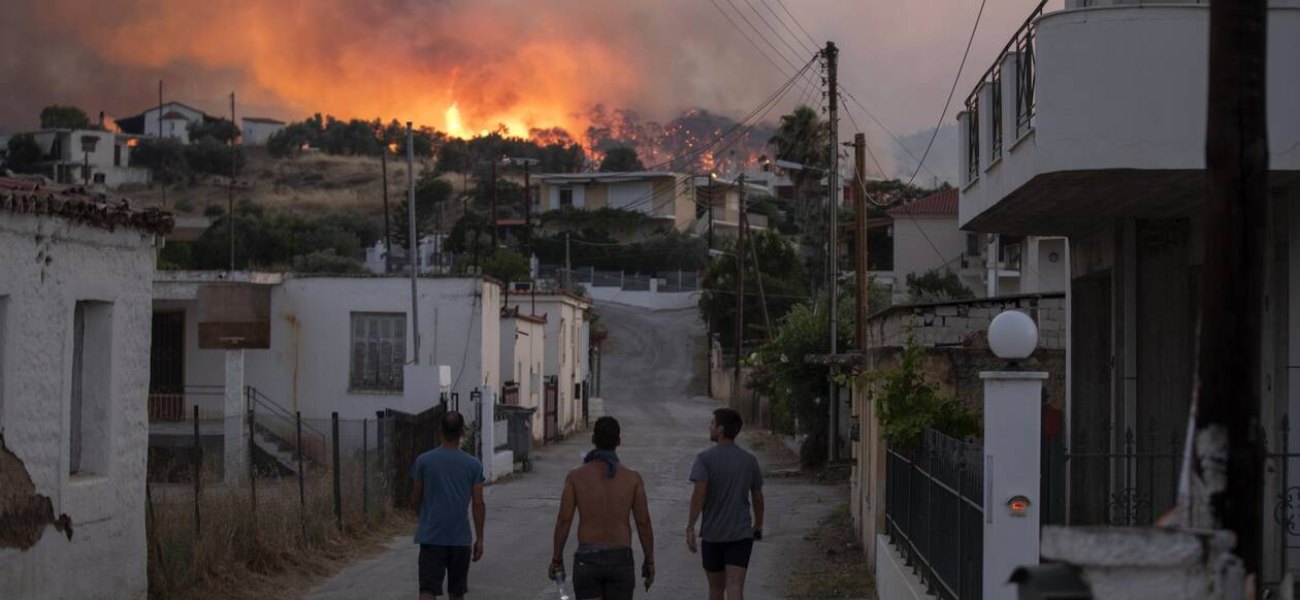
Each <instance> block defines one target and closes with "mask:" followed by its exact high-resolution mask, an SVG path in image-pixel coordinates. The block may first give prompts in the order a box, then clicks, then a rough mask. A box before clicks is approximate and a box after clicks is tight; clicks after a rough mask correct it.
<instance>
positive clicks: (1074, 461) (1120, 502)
mask: <svg viewBox="0 0 1300 600" xmlns="http://www.w3.org/2000/svg"><path fill="white" fill-rule="evenodd" d="M1182 442H1183V440H1182V437H1181V436H1180V435H1178V434H1177V433H1174V432H1168V433H1163V434H1162V433H1161V432H1159V431H1158V430H1157V429H1156V428H1155V424H1154V422H1152V423H1151V424H1150V425H1149V426H1148V427H1146V428H1145V431H1143V432H1142V433H1141V434H1138V433H1137V432H1135V431H1134V430H1133V428H1131V427H1129V428H1126V429H1125V430H1124V433H1123V435H1122V436H1121V437H1119V438H1118V439H1114V437H1113V436H1112V431H1111V430H1110V429H1109V428H1106V429H1103V430H1102V432H1101V435H1099V436H1098V435H1093V434H1089V433H1088V432H1087V431H1085V430H1080V431H1077V432H1076V433H1075V434H1074V438H1073V440H1072V445H1071V446H1070V447H1066V446H1064V445H1054V446H1049V447H1046V448H1044V454H1043V458H1044V459H1043V461H1042V464H1043V489H1044V496H1043V498H1044V502H1043V505H1044V507H1045V510H1043V511H1042V513H1041V514H1042V516H1043V519H1044V523H1045V524H1053V525H1071V526H1073V525H1108V526H1112V527H1142V526H1148V525H1151V524H1153V523H1155V521H1156V519H1158V518H1159V517H1160V515H1162V514H1164V513H1165V512H1166V511H1168V510H1169V509H1171V508H1173V506H1174V503H1175V502H1176V501H1177V489H1178V471H1179V466H1180V464H1181V461H1182V457H1183V454H1182V449H1183V448H1182ZM1065 490H1070V491H1069V492H1068V494H1067V493H1066V492H1065Z"/></svg>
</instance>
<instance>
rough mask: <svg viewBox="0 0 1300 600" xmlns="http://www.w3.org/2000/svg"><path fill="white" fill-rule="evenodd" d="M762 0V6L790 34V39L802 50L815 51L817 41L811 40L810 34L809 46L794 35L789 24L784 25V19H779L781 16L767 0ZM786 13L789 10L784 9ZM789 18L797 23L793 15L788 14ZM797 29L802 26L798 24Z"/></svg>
mask: <svg viewBox="0 0 1300 600" xmlns="http://www.w3.org/2000/svg"><path fill="white" fill-rule="evenodd" d="M762 2H763V6H766V7H767V11H768V12H770V13H772V18H774V19H776V21H777V22H778V23H780V24H781V27H782V28H784V29H785V31H786V33H789V34H790V39H793V40H794V41H795V43H797V44H799V45H800V46H801V47H802V48H803V49H804V50H807V51H808V52H816V51H817V42H816V41H813V39H812V36H811V35H809V36H808V40H809V41H810V42H812V45H811V46H809V45H808V44H805V43H803V40H801V39H799V36H797V35H795V33H794V31H793V30H791V29H790V26H789V25H786V24H785V21H783V20H782V19H781V16H780V15H778V14H776V10H775V9H773V8H772V5H771V4H768V2H767V0H762ZM782 8H785V6H784V5H782ZM786 14H787V15H790V13H789V11H786ZM790 19H791V20H794V21H795V25H799V21H798V20H796V19H795V18H794V15H790ZM799 29H803V26H802V25H799ZM807 33H808V32H806V31H805V32H804V35H807Z"/></svg>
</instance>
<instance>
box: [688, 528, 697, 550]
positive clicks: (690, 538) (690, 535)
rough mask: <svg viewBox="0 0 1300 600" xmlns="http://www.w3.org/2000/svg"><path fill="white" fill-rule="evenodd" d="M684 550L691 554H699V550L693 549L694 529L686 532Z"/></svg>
mask: <svg viewBox="0 0 1300 600" xmlns="http://www.w3.org/2000/svg"><path fill="white" fill-rule="evenodd" d="M686 548H687V549H688V550H690V551H691V554H696V553H698V552H699V548H696V547H695V528H693V527H692V528H690V529H687V530H686Z"/></svg>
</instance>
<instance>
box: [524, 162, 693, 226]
mask: <svg viewBox="0 0 1300 600" xmlns="http://www.w3.org/2000/svg"><path fill="white" fill-rule="evenodd" d="M533 179H534V180H535V181H537V182H538V186H539V187H538V190H539V191H538V204H539V205H540V206H539V208H540V210H541V211H543V212H544V211H551V210H563V209H567V208H572V209H578V210H597V209H600V208H617V209H622V210H628V211H632V212H637V213H641V214H643V215H645V216H646V217H647V218H648V219H649V220H650V222H651V223H652V224H654V225H656V226H657V227H660V228H664V229H676V230H678V231H685V230H686V229H687V228H688V227H690V225H691V223H693V222H694V221H695V220H696V218H697V215H696V210H695V206H696V204H695V189H694V187H695V186H694V178H693V177H691V176H689V175H683V174H681V173H670V172H666V171H638V172H630V173H558V174H543V175H537V176H535V177H534V178H533Z"/></svg>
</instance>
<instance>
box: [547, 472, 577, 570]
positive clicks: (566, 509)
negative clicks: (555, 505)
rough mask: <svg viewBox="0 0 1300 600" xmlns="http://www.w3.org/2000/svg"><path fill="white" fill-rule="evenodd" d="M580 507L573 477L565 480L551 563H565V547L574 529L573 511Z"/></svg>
mask: <svg viewBox="0 0 1300 600" xmlns="http://www.w3.org/2000/svg"><path fill="white" fill-rule="evenodd" d="M577 506H578V495H577V492H576V491H575V490H574V488H573V476H572V475H570V476H569V477H565V478H564V493H563V494H561V495H560V512H559V514H558V515H556V517H555V538H554V542H555V543H554V551H553V552H552V553H551V562H564V545H565V544H567V543H568V542H569V529H571V528H572V527H573V511H574V510H575V509H576V508H577Z"/></svg>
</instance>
